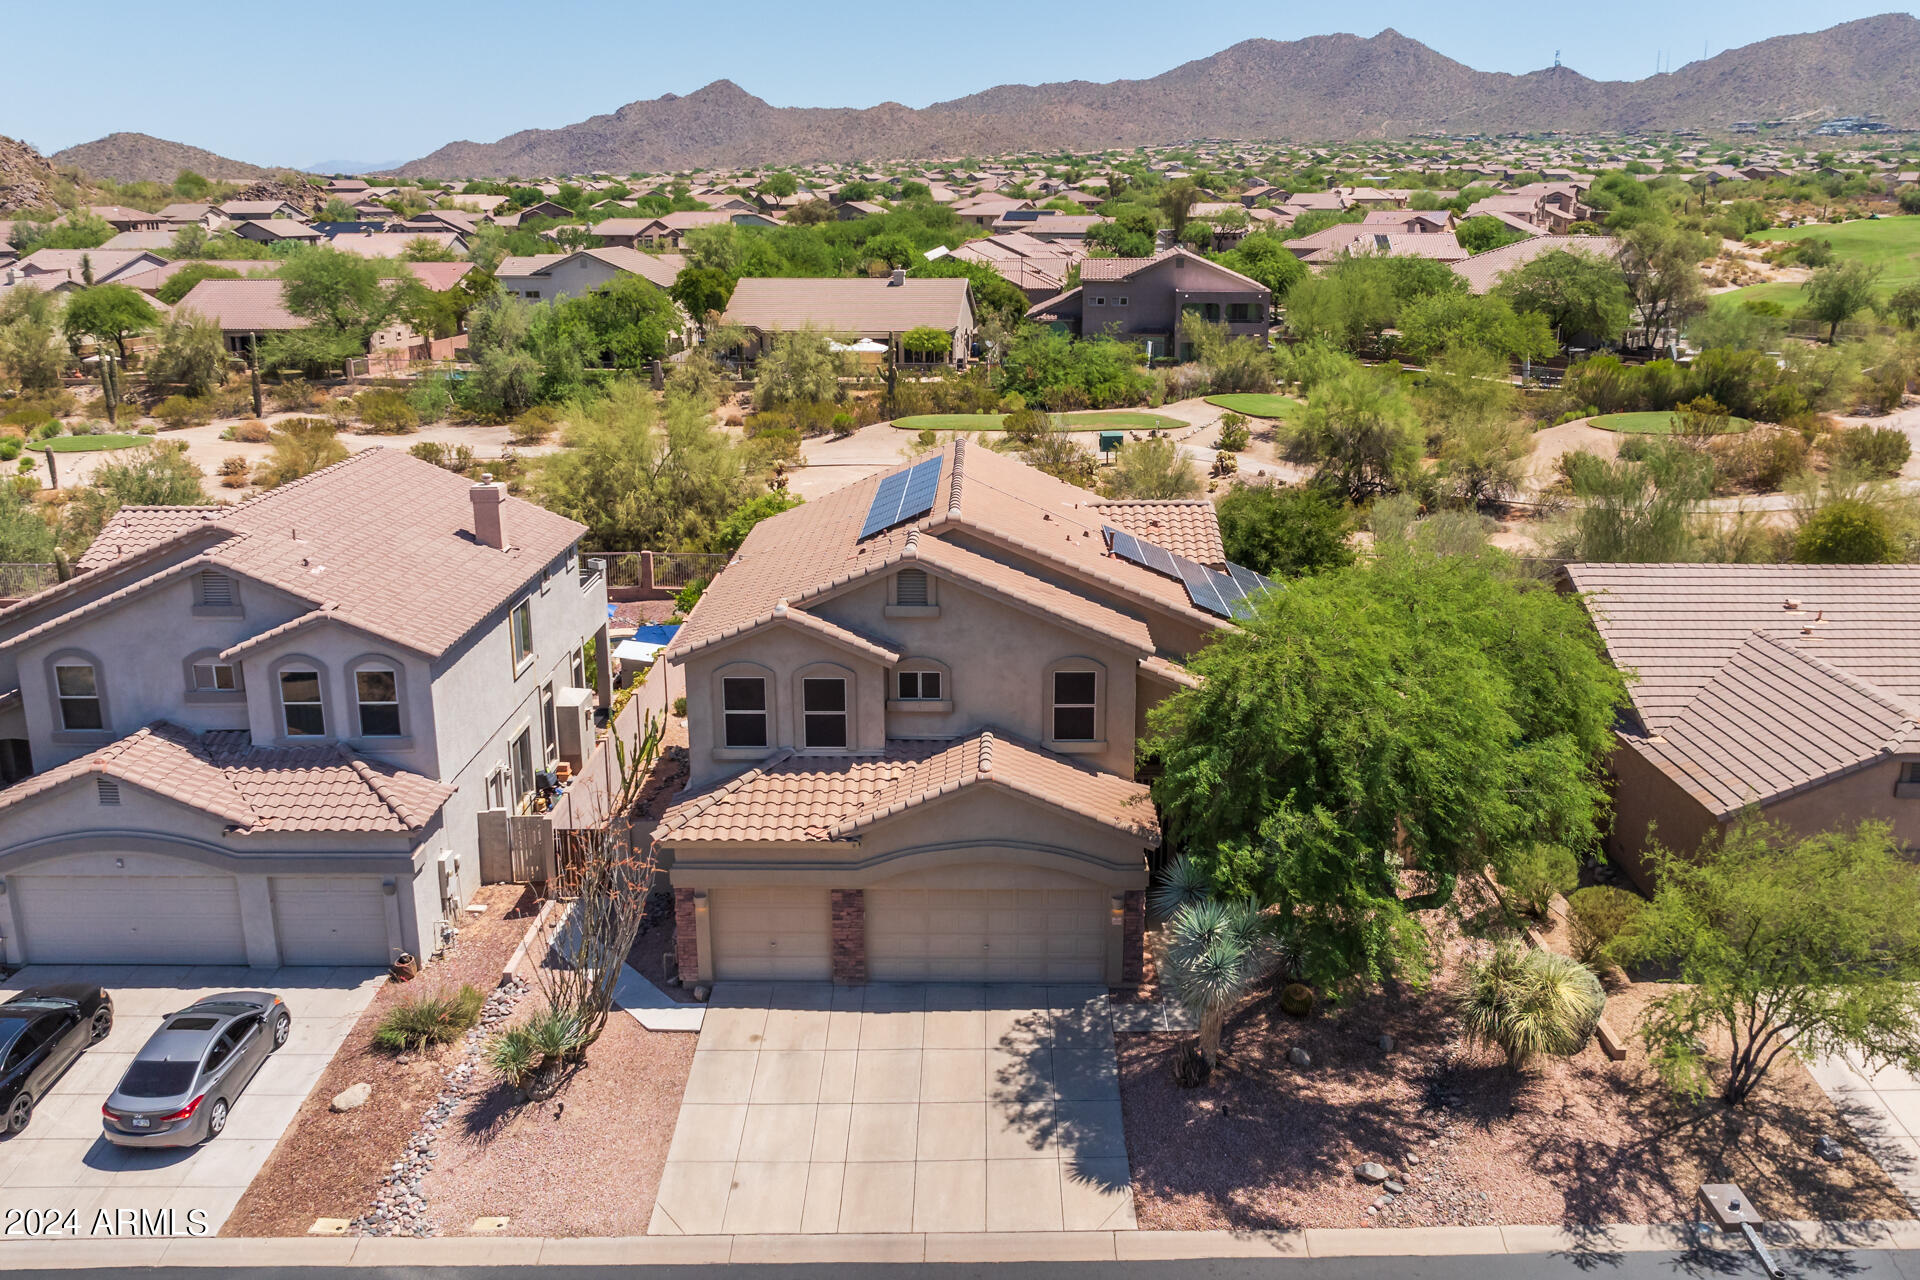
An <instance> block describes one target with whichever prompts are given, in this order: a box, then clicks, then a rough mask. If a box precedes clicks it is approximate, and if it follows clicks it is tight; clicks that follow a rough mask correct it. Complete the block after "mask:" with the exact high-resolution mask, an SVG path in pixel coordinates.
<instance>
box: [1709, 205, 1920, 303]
mask: <svg viewBox="0 0 1920 1280" xmlns="http://www.w3.org/2000/svg"><path fill="white" fill-rule="evenodd" d="M1747 240H1748V241H1749V242H1751V243H1756V244H1757V243H1760V242H1763V241H1790V240H1830V241H1832V242H1833V252H1834V256H1835V257H1836V258H1837V259H1838V260H1839V261H1841V262H1865V263H1870V264H1872V265H1875V266H1878V267H1879V268H1880V279H1879V280H1878V281H1876V282H1875V289H1876V290H1877V291H1878V292H1879V294H1880V296H1881V297H1885V296H1887V295H1888V294H1890V293H1892V292H1893V291H1894V290H1896V289H1898V288H1900V287H1901V286H1902V285H1908V284H1912V283H1913V282H1914V281H1916V280H1920V217H1906V218H1871V219H1869V218H1863V219H1861V220H1860V221H1858V222H1842V223H1840V224H1838V225H1833V224H1829V223H1819V224H1817V225H1814V226H1806V227H1778V228H1772V229H1769V230H1766V231H1756V232H1754V233H1753V234H1752V235H1750V236H1748V237H1747ZM1803 296H1804V295H1802V294H1801V292H1800V286H1799V285H1798V284H1754V285H1748V286H1747V287H1746V288H1744V289H1734V290H1731V291H1729V292H1727V293H1723V294H1719V295H1717V297H1716V303H1725V302H1736V303H1737V302H1751V301H1764V302H1777V303H1779V304H1780V305H1782V306H1784V307H1786V308H1788V309H1789V310H1791V309H1792V308H1794V307H1796V306H1798V305H1800V302H1801V301H1802V299H1803Z"/></svg>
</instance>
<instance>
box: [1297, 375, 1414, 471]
mask: <svg viewBox="0 0 1920 1280" xmlns="http://www.w3.org/2000/svg"><path fill="white" fill-rule="evenodd" d="M1420 447H1421V431H1420V426H1419V421H1418V416H1417V415H1416V414H1415V412H1414V407H1413V401H1412V400H1411V399H1409V398H1408V396H1407V393H1406V390H1405V388H1404V387H1403V386H1402V385H1401V381H1400V378H1399V376H1398V374H1397V373H1396V372H1393V371H1390V370H1386V369H1377V368H1362V367H1358V366H1356V367H1354V368H1352V369H1350V370H1348V371H1346V372H1344V373H1341V374H1339V375H1337V376H1335V377H1332V378H1329V379H1328V380H1326V381H1324V382H1322V383H1320V384H1319V385H1317V386H1315V387H1314V389H1313V391H1312V392H1311V393H1310V394H1309V395H1308V397H1307V411H1306V412H1305V413H1304V414H1302V415H1301V416H1300V423H1299V425H1298V426H1297V427H1295V428H1294V429H1293V431H1292V433H1291V436H1290V439H1289V448H1290V449H1291V450H1292V452H1294V453H1295V454H1296V455H1297V456H1298V457H1300V458H1302V459H1304V460H1305V461H1307V462H1311V463H1313V464H1315V465H1316V466H1317V467H1318V468H1319V474H1320V475H1321V476H1322V477H1324V478H1325V479H1326V480H1327V481H1329V482H1331V483H1333V484H1336V485H1338V487H1339V488H1340V489H1342V490H1343V491H1344V492H1345V493H1346V494H1347V496H1348V497H1350V498H1352V499H1354V500H1355V501H1359V500H1361V499H1364V498H1368V497H1372V496H1373V495H1375V494H1379V493H1387V492H1391V491H1392V490H1394V489H1397V488H1399V487H1400V486H1401V485H1402V484H1403V483H1405V482H1406V480H1407V479H1408V478H1409V477H1410V476H1411V475H1412V474H1413V473H1414V471H1415V470H1416V469H1417V468H1418V467H1419V465H1420Z"/></svg>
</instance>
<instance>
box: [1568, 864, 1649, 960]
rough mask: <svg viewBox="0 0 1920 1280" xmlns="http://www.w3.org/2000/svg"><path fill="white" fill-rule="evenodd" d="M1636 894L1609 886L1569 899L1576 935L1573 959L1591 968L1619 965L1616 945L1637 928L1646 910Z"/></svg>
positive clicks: (1588, 889)
mask: <svg viewBox="0 0 1920 1280" xmlns="http://www.w3.org/2000/svg"><path fill="white" fill-rule="evenodd" d="M1646 905H1647V904H1646V903H1645V902H1644V901H1642V900H1641V899H1640V897H1639V896H1638V895H1636V894H1633V893H1629V892H1628V891H1627V890H1625V889H1617V888H1615V887H1614V886H1612V885H1608V884H1595V885H1588V886H1587V887H1586V888H1584V889H1575V890H1574V891H1573V892H1572V893H1570V894H1568V895H1567V928H1568V931H1569V932H1570V933H1571V934H1572V935H1573V955H1574V958H1575V959H1577V960H1579V961H1580V963H1582V964H1584V965H1589V966H1605V965H1611V964H1617V963H1618V961H1617V960H1616V959H1615V957H1614V952H1615V949H1616V947H1615V944H1616V943H1618V942H1619V941H1620V940H1621V939H1622V938H1624V937H1625V936H1626V935H1627V932H1628V931H1629V930H1631V929H1632V928H1633V924H1634V921H1635V920H1637V919H1639V917H1640V913H1641V912H1642V911H1643V910H1645V909H1646Z"/></svg>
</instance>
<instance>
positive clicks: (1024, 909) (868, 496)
mask: <svg viewBox="0 0 1920 1280" xmlns="http://www.w3.org/2000/svg"><path fill="white" fill-rule="evenodd" d="M745 283H747V282H746V281H742V284H743V285H744V284H745ZM1113 529H1122V530H1125V531H1132V532H1135V533H1136V535H1137V536H1139V537H1141V538H1143V539H1149V540H1151V539H1153V538H1159V539H1161V543H1160V545H1162V546H1163V547H1164V548H1166V549H1167V550H1170V551H1171V550H1176V549H1177V553H1178V554H1181V555H1185V556H1189V557H1196V556H1205V557H1207V558H1208V559H1209V560H1210V561H1214V562H1219V561H1220V551H1219V545H1220V543H1219V538H1220V535H1219V528H1218V525H1217V523H1215V522H1214V519H1213V509H1212V507H1211V506H1210V505H1209V504H1207V503H1205V502H1195V503H1180V502H1172V503H1116V502H1111V501H1108V500H1106V499H1103V498H1100V497H1098V496H1097V495H1095V494H1092V493H1089V492H1087V491H1085V490H1082V489H1077V488H1075V487H1073V486H1071V485H1068V484H1064V483H1062V482H1061V481H1058V480H1055V479H1053V478H1052V477H1050V476H1047V475H1045V474H1043V473H1041V472H1038V471H1035V470H1033V469H1032V468H1030V467H1027V466H1025V465H1023V464H1022V463H1020V462H1018V461H1015V460H1014V459H1012V458H1009V457H1007V456H1005V455H1002V454H999V453H995V452H993V451H992V450H989V449H985V448H981V447H978V446H974V445H970V444H968V443H966V442H965V441H958V442H955V443H952V444H949V445H948V446H947V447H946V448H945V449H943V450H941V451H940V452H939V453H937V454H934V455H931V456H930V457H928V458H926V459H922V460H920V461H918V462H916V463H908V464H904V465H903V466H902V467H899V468H895V469H893V470H892V471H890V472H887V473H883V474H881V475H876V476H872V477H869V478H868V479H866V480H862V481H858V482H856V483H854V484H851V485H848V486H846V487H845V488H842V489H839V490H837V491H835V492H832V493H829V494H827V495H826V496H824V497H821V498H818V499H815V500H813V501H809V502H807V503H806V504H805V505H803V506H800V507H796V508H794V509H793V510H791V511H788V512H784V513H782V514H781V515H778V516H775V517H773V518H771V519H769V520H766V521H763V522H762V523H761V524H759V525H757V526H755V528H754V530H753V532H752V533H751V534H750V535H749V536H748V538H747V540H746V542H745V543H743V544H742V546H741V548H740V551H739V552H738V554H737V555H736V556H735V558H734V560H733V561H732V562H731V563H730V564H729V565H728V567H727V568H726V569H725V570H724V571H723V572H722V573H720V574H719V575H718V576H717V577H715V579H714V580H713V582H712V584H711V585H710V586H709V587H708V588H707V591H706V593H705V594H704V595H703V596H702V597H701V599H700V602H699V604H698V605H696V606H695V608H694V610H693V612H692V614H691V615H690V616H689V617H688V619H687V621H686V623H685V625H684V626H683V627H682V628H681V630H680V632H679V634H678V635H677V636H676V637H675V639H674V641H673V643H672V645H671V646H670V647H669V648H668V650H667V651H666V655H665V656H666V659H667V661H668V662H670V663H671V664H673V665H674V666H676V667H677V668H679V669H680V670H681V671H683V672H684V673H685V677H686V691H687V717H688V732H689V764H690V770H691V773H690V776H689V778H688V782H687V785H686V788H685V790H684V791H683V792H682V793H681V797H680V799H679V800H678V801H677V803H675V804H674V805H673V807H671V808H670V809H669V810H668V811H667V813H666V815H665V817H664V818H663V819H662V821H661V823H660V825H659V827H658V828H657V829H656V831H655V839H656V842H657V843H658V844H659V845H660V846H661V847H662V849H663V850H665V851H667V852H668V853H669V854H670V856H671V859H672V860H671V864H670V865H671V877H672V882H673V887H674V893H675V903H676V909H677V912H678V919H679V924H680V928H679V942H678V946H679V948H680V968H681V972H682V973H683V974H685V975H688V976H693V975H698V976H699V977H700V978H701V979H702V980H712V979H716V978H718V979H742V978H755V979H768V978H792V979H809V980H816V981H817V980H824V979H829V978H831V979H833V980H835V981H839V982H860V981H865V980H869V979H871V980H874V981H924V980H931V981H955V982H960V981H965V982H981V981H987V982H999V981H1019V982H1097V983H1103V984H1111V985H1124V984H1128V983H1134V982H1137V981H1139V977H1140V967H1141V945H1142V944H1141V934H1140V930H1141V925H1142V914H1141V913H1142V910H1143V904H1144V891H1145V888H1146V885H1147V860H1148V856H1149V854H1150V852H1151V851H1152V850H1153V849H1155V848H1156V847H1157V846H1158V844H1159V826H1158V822H1157V818H1156V815H1155V811H1154V808H1153V805H1152V802H1151V799H1150V797H1149V795H1148V792H1147V788H1146V787H1145V786H1144V785H1143V784H1142V783H1141V781H1140V780H1139V779H1138V778H1137V777H1136V776H1135V772H1134V769H1135V743H1136V741H1137V739H1138V737H1139V734H1140V732H1141V725H1142V724H1143V723H1144V716H1145V713H1146V709H1147V708H1148V707H1149V706H1151V705H1152V704H1154V703H1156V702H1158V701H1159V700H1161V699H1162V698H1164V697H1166V696H1168V695H1169V694H1171V693H1172V692H1174V691H1175V690H1177V689H1178V688H1181V687H1183V686H1185V685H1187V684H1190V683H1191V681H1192V677H1191V676H1190V675H1188V674H1187V672H1186V671H1185V670H1184V668H1183V667H1182V666H1181V660H1182V659H1183V658H1185V657H1186V656H1187V655H1190V654H1192V653H1193V652H1195V651H1196V650H1198V649H1199V648H1200V647H1201V646H1203V645H1204V644H1206V643H1207V642H1208V641H1209V640H1210V639H1211V638H1212V637H1213V636H1214V635H1215V634H1217V633H1218V632H1220V631H1221V630H1223V629H1226V628H1229V627H1231V626H1232V623H1231V622H1230V621H1228V620H1227V619H1225V618H1223V617H1219V616H1216V615H1215V614H1213V613H1209V612H1206V611H1204V610H1203V609H1201V608H1199V607H1197V606H1196V605H1195V603H1194V597H1192V596H1190V595H1189V594H1188V590H1187V588H1186V587H1185V586H1184V585H1183V584H1182V582H1181V580H1180V579H1179V578H1177V577H1173V576H1168V575H1163V574H1162V573H1159V572H1156V571H1154V570H1152V569H1150V568H1147V567H1146V566H1145V565H1144V564H1142V563H1140V562H1139V560H1137V559H1128V558H1124V557H1121V556H1116V555H1115V554H1113V553H1112V552H1111V551H1110V549H1109V538H1110V537H1111V536H1112V535H1111V534H1110V532H1109V531H1110V530H1113ZM1121 536H1122V537H1124V536H1125V535H1124V533H1123V534H1122V535H1121Z"/></svg>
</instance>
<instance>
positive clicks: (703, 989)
mask: <svg viewBox="0 0 1920 1280" xmlns="http://www.w3.org/2000/svg"><path fill="white" fill-rule="evenodd" d="M712 994H713V988H712V987H709V986H708V985H707V984H706V983H704V982H703V983H701V984H700V985H699V986H697V987H695V988H694V989H693V998H694V999H695V1000H698V1001H700V1002H701V1003H703V1004H704V1003H705V1002H706V999H707V997H708V996H710V995H712Z"/></svg>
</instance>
